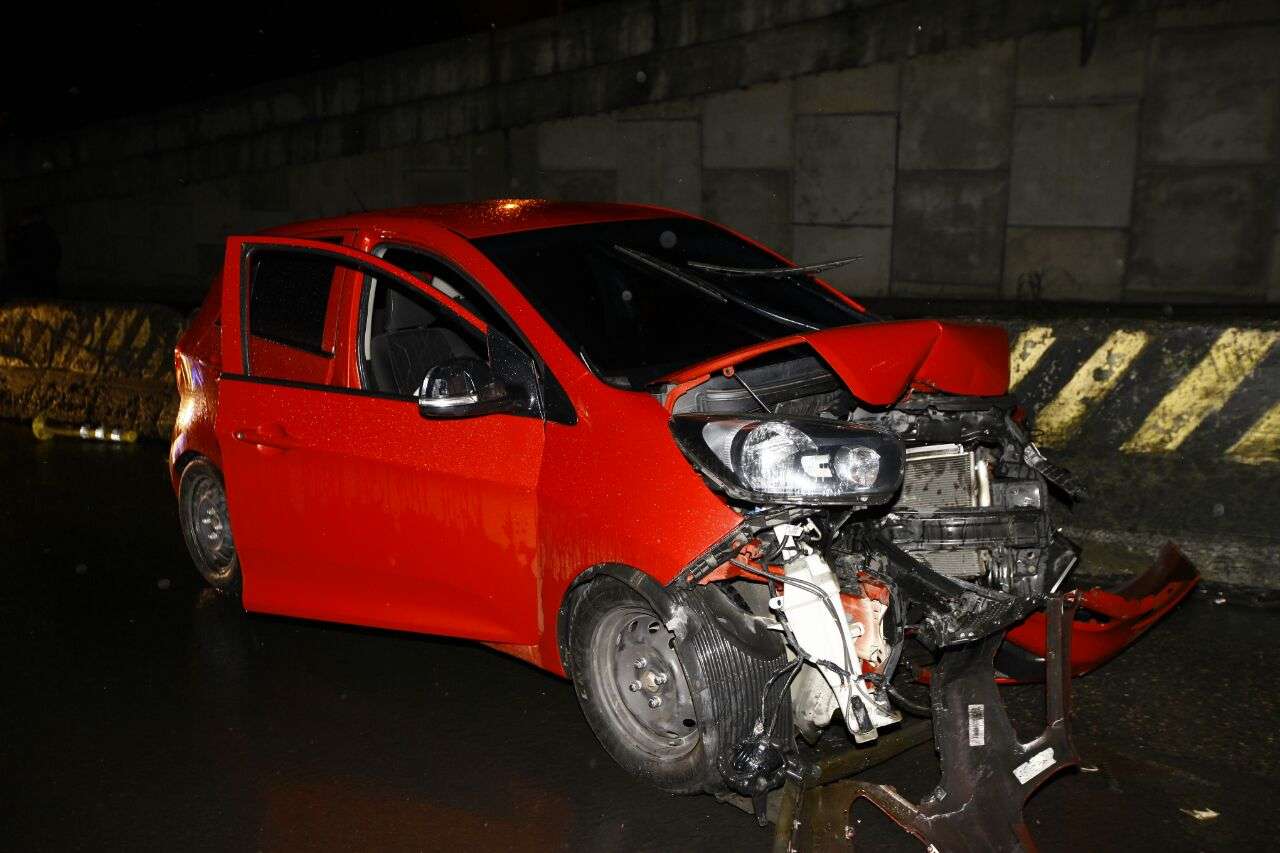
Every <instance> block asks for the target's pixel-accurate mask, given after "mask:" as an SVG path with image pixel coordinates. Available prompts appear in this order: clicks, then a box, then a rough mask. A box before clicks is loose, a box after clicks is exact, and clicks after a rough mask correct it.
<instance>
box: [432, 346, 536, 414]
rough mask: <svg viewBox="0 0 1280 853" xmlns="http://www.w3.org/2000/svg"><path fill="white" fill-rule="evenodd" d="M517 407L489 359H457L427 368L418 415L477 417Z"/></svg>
mask: <svg viewBox="0 0 1280 853" xmlns="http://www.w3.org/2000/svg"><path fill="white" fill-rule="evenodd" d="M514 407H515V402H514V401H513V400H512V398H511V394H510V393H509V392H508V390H507V387H506V385H504V384H503V383H501V382H499V381H498V379H497V377H495V376H494V375H493V370H492V369H490V367H489V365H488V364H487V363H486V362H483V361H481V360H480V359H478V358H469V357H467V358H454V359H450V360H449V361H446V362H444V363H443V364H437V365H436V366H435V367H433V368H431V369H430V370H429V371H427V376H426V378H425V379H423V380H422V387H421V388H419V389H418V414H420V415H422V417H424V418H473V417H477V416H479V415H492V414H496V413H498V412H509V411H511V410H512V409H513V408H514Z"/></svg>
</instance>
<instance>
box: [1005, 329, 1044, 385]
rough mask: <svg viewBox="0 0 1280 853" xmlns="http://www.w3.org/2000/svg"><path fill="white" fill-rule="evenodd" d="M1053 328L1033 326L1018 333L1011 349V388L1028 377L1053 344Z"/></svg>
mask: <svg viewBox="0 0 1280 853" xmlns="http://www.w3.org/2000/svg"><path fill="white" fill-rule="evenodd" d="M1053 341H1054V337H1053V329H1051V328H1050V327H1048V326H1032V327H1031V328H1029V329H1026V330H1024V331H1023V332H1022V334H1020V335H1018V339H1017V340H1016V341H1014V342H1013V348H1012V349H1011V350H1010V351H1009V389H1010V390H1013V389H1014V388H1016V387H1018V383H1019V382H1021V381H1022V380H1023V379H1026V378H1027V374H1028V373H1030V372H1031V371H1033V370H1035V367H1036V365H1037V364H1039V363H1040V359H1041V358H1043V357H1044V354H1045V353H1046V352H1048V351H1049V347H1051V346H1053Z"/></svg>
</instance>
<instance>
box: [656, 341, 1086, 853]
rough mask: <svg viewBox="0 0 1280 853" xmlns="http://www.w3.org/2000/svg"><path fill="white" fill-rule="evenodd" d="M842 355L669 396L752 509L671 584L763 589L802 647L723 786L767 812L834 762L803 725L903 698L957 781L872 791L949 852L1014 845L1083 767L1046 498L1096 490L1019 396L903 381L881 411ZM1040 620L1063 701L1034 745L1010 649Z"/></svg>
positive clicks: (715, 483) (690, 448) (895, 715)
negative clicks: (914, 650)
mask: <svg viewBox="0 0 1280 853" xmlns="http://www.w3.org/2000/svg"><path fill="white" fill-rule="evenodd" d="M814 349H817V350H819V353H821V351H822V350H821V347H820V346H817V345H816V344H815V346H814ZM832 361H833V359H832V358H827V359H825V363H824V360H823V359H819V358H814V357H813V355H812V354H810V353H808V352H806V349H805V347H803V346H795V347H790V348H787V349H782V350H778V351H775V352H771V353H768V354H767V355H765V356H764V357H763V358H760V357H756V358H754V359H753V360H750V361H747V362H744V363H743V364H739V365H723V366H720V367H719V368H718V369H717V370H715V371H714V372H708V374H707V375H705V376H704V377H700V378H699V380H698V381H686V382H684V383H683V384H676V383H673V384H672V385H671V386H669V387H667V388H666V389H664V392H665V395H666V396H665V398H664V399H665V402H666V403H667V405H668V408H669V410H670V411H671V413H672V421H671V425H672V431H673V434H674V436H675V438H676V440H677V442H678V443H679V444H680V446H681V447H682V449H683V450H684V451H685V453H686V455H687V456H688V457H689V459H690V460H691V462H692V463H693V464H694V466H695V467H696V468H697V469H698V470H699V472H700V473H701V474H702V475H703V477H704V478H705V480H706V481H707V483H708V485H709V486H710V487H711V488H713V489H715V490H717V491H718V492H720V493H721V494H722V495H723V496H724V497H725V499H726V500H727V501H728V502H729V503H730V504H731V505H733V506H734V507H735V508H737V509H739V510H740V511H741V513H742V515H743V521H742V524H741V525H740V526H739V528H738V529H737V530H736V531H735V532H734V535H733V536H731V537H729V538H727V539H726V540H725V541H724V542H723V543H722V544H721V546H720V547H719V548H717V549H715V551H714V552H713V553H710V554H707V555H705V556H704V557H703V558H702V559H701V560H699V561H698V562H697V563H695V564H694V565H692V566H691V567H690V568H689V569H688V570H687V571H686V572H685V573H684V574H682V575H681V577H680V578H678V579H677V580H676V581H675V585H677V586H681V585H683V586H685V587H691V586H696V585H708V584H710V585H716V586H722V587H736V588H738V589H739V590H741V589H742V588H743V585H744V584H747V585H764V588H765V589H767V590H768V594H767V596H764V597H763V598H765V599H766V600H767V604H766V605H765V607H760V606H758V605H757V607H756V608H755V609H754V610H753V617H754V618H755V619H756V620H757V621H758V622H759V623H760V624H762V625H764V626H765V627H766V628H767V629H769V630H774V631H778V632H780V633H781V634H782V635H783V636H784V638H785V640H786V645H787V649H788V661H789V662H788V664H787V665H786V666H784V667H782V668H781V669H780V670H779V672H778V673H776V674H775V678H774V679H773V680H771V682H770V685H769V688H768V689H767V690H766V693H765V695H764V696H763V697H762V700H761V713H760V716H759V719H758V722H757V725H756V727H755V729H754V730H753V732H752V733H751V734H750V735H749V736H747V737H745V738H743V739H742V740H741V742H739V743H738V744H736V745H734V749H733V751H732V753H731V754H730V755H729V757H728V759H727V760H726V762H725V766H724V767H723V771H724V775H725V778H726V781H727V782H728V784H729V786H730V787H731V788H733V789H734V790H736V791H738V792H740V793H741V794H744V795H747V796H750V797H752V798H753V799H754V801H755V804H756V812H757V814H761V813H762V812H763V809H764V798H765V795H766V793H767V792H768V791H770V790H772V789H774V788H777V787H779V786H780V785H782V784H784V783H787V784H788V785H789V786H790V787H789V789H788V790H791V789H792V788H796V787H797V786H799V787H800V788H803V787H804V786H805V780H810V781H812V780H813V779H817V778H821V777H822V775H823V774H822V773H821V772H820V771H818V770H814V769H813V768H806V767H805V766H804V765H805V760H804V759H803V758H801V757H800V755H799V752H798V750H797V744H796V740H795V735H796V734H797V733H798V734H799V735H801V736H802V737H804V739H805V740H807V741H809V742H810V743H813V742H815V741H816V740H817V739H818V737H819V736H820V734H821V733H822V731H823V730H824V729H825V728H827V727H828V726H830V725H832V724H833V723H835V722H836V721H840V723H842V725H843V727H844V728H846V729H847V730H848V732H849V734H850V735H851V737H852V739H853V740H854V741H855V742H856V743H859V744H868V743H870V742H872V741H875V740H877V738H879V737H880V735H881V734H882V733H884V732H886V731H889V732H892V731H895V730H897V728H898V726H899V724H900V723H901V722H902V720H903V709H907V710H910V711H915V712H917V713H923V714H925V715H931V716H932V717H933V721H934V735H935V740H936V743H937V747H938V749H939V751H940V753H941V756H942V764H943V770H944V780H943V785H942V786H941V787H940V788H939V789H938V791H935V793H934V795H932V797H931V798H930V799H929V800H927V801H926V802H924V803H922V804H920V805H918V806H917V805H913V804H910V803H907V802H906V801H905V800H902V798H901V797H898V796H897V794H896V793H894V792H891V791H885V790H876V789H874V788H873V787H864V788H860V789H858V793H857V796H865V797H868V798H870V799H872V800H873V801H874V802H876V804H877V805H879V806H880V807H881V808H883V809H885V810H886V811H887V812H889V813H890V815H891V816H893V817H895V819H898V820H899V822H900V823H902V824H903V826H904V827H907V828H908V829H910V830H911V831H912V832H915V833H916V834H918V835H920V837H921V838H922V839H923V840H925V841H926V842H927V843H933V842H934V841H937V840H941V841H946V842H948V843H946V844H943V846H942V849H953V848H954V849H969V848H968V847H964V848H956V847H955V844H954V843H953V842H954V839H957V838H961V837H964V835H965V833H969V834H970V835H971V836H972V837H973V838H975V839H982V841H981V844H980V845H979V846H980V847H982V849H1021V848H1022V847H1023V846H1025V845H1026V844H1027V843H1028V839H1027V838H1026V833H1025V828H1024V827H1022V826H1021V818H1020V815H1021V807H1022V802H1023V800H1025V796H1026V795H1029V793H1030V792H1031V791H1032V790H1034V788H1035V787H1036V786H1038V785H1039V784H1040V783H1041V782H1043V781H1044V780H1045V779H1047V778H1048V777H1049V776H1051V775H1052V774H1053V773H1054V772H1056V771H1057V770H1058V769H1061V768H1062V767H1065V766H1067V765H1069V764H1070V763H1072V762H1074V761H1075V760H1076V759H1075V754H1074V752H1073V750H1072V749H1071V746H1070V740H1069V733H1068V730H1067V716H1066V711H1065V709H1066V706H1067V702H1068V694H1069V685H1068V679H1069V677H1070V667H1069V665H1068V662H1067V659H1068V655H1067V647H1068V645H1069V639H1070V633H1071V631H1070V624H1071V612H1072V610H1073V608H1074V605H1073V604H1072V602H1071V601H1070V599H1069V597H1067V598H1064V595H1063V590H1064V589H1065V587H1064V586H1063V585H1064V581H1065V579H1066V578H1067V576H1068V575H1069V573H1070V572H1071V571H1072V569H1073V568H1074V567H1075V566H1076V565H1077V563H1078V560H1079V549H1078V548H1077V547H1076V546H1075V545H1074V544H1073V543H1072V542H1071V541H1069V540H1068V539H1066V538H1065V537H1064V536H1062V535H1061V533H1059V532H1058V531H1057V530H1056V529H1055V527H1054V525H1053V523H1052V520H1051V518H1050V502H1049V491H1050V489H1051V488H1053V489H1056V490H1057V491H1058V492H1059V494H1060V495H1061V496H1063V497H1065V498H1066V499H1067V500H1074V499H1079V498H1080V497H1082V496H1083V490H1082V488H1081V486H1080V484H1079V483H1078V482H1077V481H1076V480H1075V478H1074V477H1072V476H1071V475H1070V474H1069V473H1068V472H1066V471H1064V470H1063V469H1061V468H1059V467H1057V466H1055V465H1054V464H1053V463H1051V462H1050V461H1048V460H1047V459H1046V458H1045V457H1044V455H1043V454H1042V453H1041V452H1040V451H1039V450H1038V449H1037V447H1036V446H1035V444H1034V443H1033V442H1032V441H1031V438H1030V435H1029V433H1028V431H1027V429H1026V428H1025V427H1024V425H1023V422H1022V421H1023V414H1022V412H1021V411H1020V410H1019V409H1018V407H1017V405H1016V402H1015V401H1014V399H1013V398H1012V397H1009V396H1007V395H969V394H964V393H945V392H943V391H941V390H939V389H938V388H937V387H936V386H924V387H922V383H921V382H919V381H916V382H913V383H908V382H907V379H909V378H910V377H906V378H904V385H905V386H907V387H906V388H904V392H905V393H903V394H902V395H901V396H900V397H899V398H897V399H895V402H893V403H891V404H885V405H874V404H868V403H867V402H866V401H863V400H860V399H858V398H856V397H855V396H854V395H853V394H852V393H851V392H850V390H849V388H850V383H846V382H844V381H842V379H843V376H842V375H838V374H837V373H836V372H835V371H834V370H833V369H832V368H830V367H829V366H828V364H830V363H831V362H832ZM916 379H917V380H918V379H919V376H918V375H917V377H916ZM908 389H909V390H908ZM760 598H761V597H759V596H757V597H756V600H757V601H758V600H760ZM735 600H738V601H740V602H743V604H744V605H745V604H746V602H748V601H750V600H752V596H750V595H745V594H742V593H741V592H739V593H737V594H736V595H735ZM1033 614H1037V616H1036V618H1037V619H1038V620H1039V621H1038V622H1037V623H1036V624H1037V627H1038V629H1039V633H1040V636H1039V638H1038V639H1037V640H1036V642H1035V645H1036V648H1037V649H1038V651H1039V652H1040V656H1039V660H1040V661H1041V662H1042V665H1041V670H1040V671H1041V673H1044V672H1048V675H1049V680H1050V682H1051V685H1050V700H1051V707H1050V711H1051V713H1050V719H1049V720H1048V726H1047V728H1046V730H1045V733H1044V734H1042V735H1041V736H1040V737H1039V738H1037V739H1035V740H1033V741H1031V742H1029V743H1021V742H1020V741H1018V740H1017V738H1016V737H1015V736H1014V735H1013V730H1012V727H1011V726H1009V724H1008V719H1007V717H1006V716H1005V712H1004V709H1003V705H1002V704H1001V702H1000V699H999V695H998V693H997V692H996V687H995V684H996V678H997V675H998V674H999V673H998V672H997V670H996V663H995V655H996V653H997V650H998V649H999V648H1000V646H1001V643H1002V641H1003V640H1004V637H1005V632H1006V630H1007V629H1009V628H1011V627H1012V626H1015V625H1018V624H1020V623H1023V622H1025V621H1026V620H1027V619H1028V617H1029V616H1032V615H1033ZM908 641H914V642H915V643H918V644H919V646H922V647H923V648H924V649H925V650H927V652H928V653H929V654H931V656H932V658H933V665H932V667H931V668H930V670H929V673H928V674H929V676H930V679H931V683H930V689H931V703H930V705H931V707H928V708H921V707H919V705H918V704H916V703H913V702H911V700H909V699H908V698H906V697H904V696H903V695H902V694H901V693H900V692H899V691H898V690H897V689H896V688H895V685H894V677H895V674H898V673H900V672H901V668H902V666H903V652H904V648H905V647H906V644H907V643H908ZM1044 662H1047V663H1044ZM1042 677H1043V675H1042ZM784 712H785V713H784ZM780 720H788V721H789V724H787V725H785V726H784V725H781V724H780V723H779V721H780ZM793 727H794V728H793ZM953 729H954V731H953ZM957 774H958V775H957ZM1005 776H1008V777H1009V778H1008V779H1006V778H1004V777H1005ZM961 777H963V779H967V781H958V780H960V779H961ZM988 777H990V779H989V780H988ZM984 780H986V781H984ZM1019 792H1021V794H1022V796H1020V797H1019V796H1018V794H1019ZM1000 798H1003V800H1001V799H1000ZM944 800H945V802H943V801H944ZM997 800H1000V802H1004V803H1006V804H1007V807H1006V806H999V805H997V804H996V803H997ZM974 804H976V805H977V806H978V808H971V807H970V806H972V805H974ZM939 815H945V816H946V817H938V816H939ZM798 825H799V824H797V826H798ZM975 843H976V842H975ZM974 849H977V848H974Z"/></svg>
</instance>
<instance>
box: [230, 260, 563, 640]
mask: <svg viewBox="0 0 1280 853" xmlns="http://www.w3.org/2000/svg"><path fill="white" fill-rule="evenodd" d="M224 269H225V270H226V272H225V279H224V284H223V303H222V348H223V365H224V372H223V374H222V377H221V380H220V385H219V402H218V414H217V418H216V424H215V431H216V433H217V436H218V441H219V444H220V446H221V449H222V458H223V474H224V476H225V480H226V489H227V503H228V511H229V513H230V518H231V528H232V532H233V536H234V539H235V543H236V549H237V553H238V554H239V556H240V561H241V568H242V571H243V577H244V600H245V606H246V607H247V608H248V609H251V610H257V611H265V612H270V613H279V614H284V615H290V616H302V617H309V618H315V619H325V620H332V621H337V622H347V623H353V624H360V625H372V626H379V627H386V628H395V629H404V630H410V631H420V632H426V633H433V634H444V635H450V636H458V637H467V638H471V639H478V640H485V641H491V642H505V643H520V644H528V643H534V642H536V641H537V640H538V634H539V631H538V607H539V605H538V601H537V588H538V583H537V576H538V567H537V566H536V565H535V554H536V553H537V549H536V542H535V536H536V530H537V523H536V522H537V517H536V513H537V504H536V499H535V497H536V487H537V482H538V477H539V474H540V471H541V462H542V448H543V420H542V418H541V415H540V411H539V410H538V407H536V406H533V407H528V406H526V407H524V408H523V409H519V408H518V409H517V410H516V411H512V412H504V413H495V414H485V415H480V416H476V417H461V418H448V419H441V418H431V417H425V416H424V415H423V414H422V413H421V412H424V411H427V409H426V408H422V409H420V407H419V405H418V402H417V400H416V399H415V397H414V396H413V390H411V386H412V385H413V384H414V383H413V382H412V381H406V382H405V383H404V387H403V388H390V389H382V388H379V389H377V390H364V389H363V388H360V387H351V385H352V384H353V383H351V382H345V383H344V382H339V381H334V377H343V376H346V377H350V376H354V375H355V373H356V364H355V359H356V358H357V353H359V352H360V351H361V349H360V341H359V335H361V334H362V333H363V329H364V328H365V325H364V322H363V321H364V319H365V318H363V316H362V309H361V307H360V306H361V304H362V302H361V294H362V292H363V290H362V287H365V286H367V282H369V281H372V280H375V279H376V280H377V281H378V282H380V283H385V284H394V285H395V286H396V287H397V288H398V290H399V291H400V292H402V293H409V294H411V295H412V297H413V300H414V301H415V304H417V305H419V306H420V307H424V308H425V310H424V311H423V313H424V315H426V316H428V317H430V318H431V320H430V321H424V322H430V323H439V324H441V326H442V328H443V326H444V324H446V323H447V325H448V328H449V329H450V330H451V331H450V334H451V335H452V336H453V337H452V338H450V340H451V341H452V340H454V339H456V340H457V342H458V343H457V344H456V345H452V344H451V346H452V349H448V350H446V351H441V352H438V353H437V354H436V355H435V356H431V355H429V354H428V355H421V356H415V358H418V361H416V362H414V363H413V364H412V365H411V366H410V367H409V368H407V369H409V370H412V369H415V365H416V369H418V370H424V369H425V367H426V366H427V365H428V364H429V363H430V359H431V358H436V359H437V360H439V359H447V358H451V357H453V356H456V355H457V354H458V352H467V353H470V354H472V355H473V356H474V357H477V358H479V359H482V360H483V359H488V358H489V353H488V348H489V346H490V345H491V341H492V338H491V336H490V335H489V334H488V330H487V328H486V327H485V324H484V323H483V321H481V320H480V319H478V318H476V317H475V316H474V315H471V314H470V313H469V312H467V311H466V309H465V308H462V307H461V306H459V305H457V304H456V303H451V301H450V300H449V298H448V297H447V296H445V295H444V294H442V293H440V292H438V291H436V290H434V289H433V288H432V287H430V286H429V285H427V284H425V283H423V282H422V281H419V280H417V279H415V278H414V277H413V276H411V275H410V274H408V273H407V272H404V271H403V270H400V269H399V268H397V267H394V266H391V265H390V264H387V263H385V262H383V261H381V260H380V259H378V258H375V257H373V256H371V255H368V254H365V253H363V252H357V251H353V250H350V249H346V248H343V247H340V246H335V245H332V244H328V243H321V242H318V241H312V240H301V239H288V238H275V237H233V238H231V239H230V240H228V242H227V254H226V263H225V267H224ZM330 273H331V274H330ZM326 282H327V283H328V284H327V287H328V291H327V292H326V291H325V288H326V284H325V283H326ZM362 283H366V284H362ZM436 337H437V338H438V337H440V335H436ZM427 349H428V350H430V352H436V350H431V349H430V348H427ZM326 363H327V364H328V366H329V368H330V369H328V370H325V369H324V368H325V366H326ZM399 372H400V374H403V373H404V369H400V371H399ZM320 377H328V378H329V379H328V380H327V381H317V380H318V378H320ZM355 384H358V383H355ZM406 391H407V393H406Z"/></svg>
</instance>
